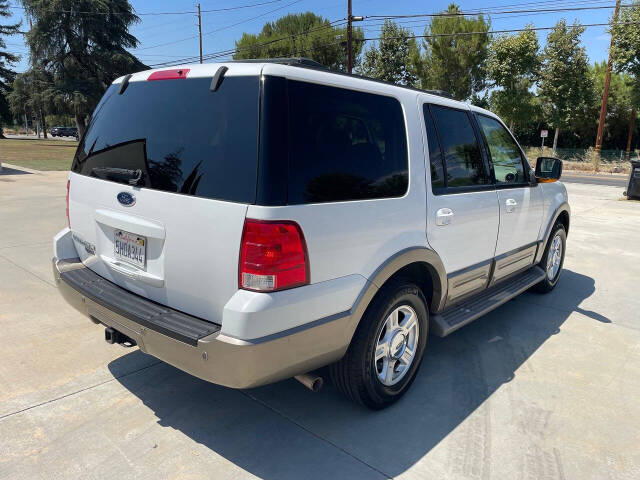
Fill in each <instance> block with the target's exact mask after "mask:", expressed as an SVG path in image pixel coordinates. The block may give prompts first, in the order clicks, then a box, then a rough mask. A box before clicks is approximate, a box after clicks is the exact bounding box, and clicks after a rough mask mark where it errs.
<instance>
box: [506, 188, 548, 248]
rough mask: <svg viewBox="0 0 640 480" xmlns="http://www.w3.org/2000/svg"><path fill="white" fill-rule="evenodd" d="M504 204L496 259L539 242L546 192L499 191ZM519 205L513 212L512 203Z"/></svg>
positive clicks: (530, 189)
mask: <svg viewBox="0 0 640 480" xmlns="http://www.w3.org/2000/svg"><path fill="white" fill-rule="evenodd" d="M497 193H498V202H499V203H500V233H499V234H498V244H497V245H496V256H498V255H502V254H503V253H506V252H509V251H511V250H515V249H516V248H520V247H522V246H523V245H527V244H530V243H533V242H535V241H537V240H538V235H539V233H540V223H541V222H542V210H543V206H544V205H543V201H542V188H540V185H536V186H535V187H530V186H527V187H518V188H507V189H502V190H497ZM510 200H512V201H515V205H513V206H512V207H511V208H509V206H508V202H509V201H510Z"/></svg>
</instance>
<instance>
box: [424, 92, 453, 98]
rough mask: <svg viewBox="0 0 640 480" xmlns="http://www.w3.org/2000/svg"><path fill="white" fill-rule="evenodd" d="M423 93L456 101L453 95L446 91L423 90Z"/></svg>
mask: <svg viewBox="0 0 640 480" xmlns="http://www.w3.org/2000/svg"><path fill="white" fill-rule="evenodd" d="M422 91H423V92H424V93H429V94H431V95H438V96H439V97H446V98H450V99H452V100H455V98H454V97H453V95H451V94H450V93H449V92H445V91H444V90H422Z"/></svg>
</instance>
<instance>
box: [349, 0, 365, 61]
mask: <svg viewBox="0 0 640 480" xmlns="http://www.w3.org/2000/svg"><path fill="white" fill-rule="evenodd" d="M362 20H364V17H361V16H353V15H352V12H351V0H347V72H348V73H351V70H352V69H353V47H352V43H353V22H361V21H362Z"/></svg>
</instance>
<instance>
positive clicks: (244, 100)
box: [73, 76, 259, 203]
mask: <svg viewBox="0 0 640 480" xmlns="http://www.w3.org/2000/svg"><path fill="white" fill-rule="evenodd" d="M210 84H211V78H193V79H186V80H163V81H151V82H131V83H130V84H129V86H128V88H127V89H126V90H125V91H124V93H123V94H122V95H119V94H118V89H119V88H120V86H119V85H112V86H111V87H109V89H108V90H107V92H106V94H105V96H104V97H103V99H102V100H101V102H100V104H99V105H98V107H97V108H96V111H95V112H94V114H93V117H92V120H91V124H90V125H89V128H88V130H87V133H86V135H85V136H84V138H83V140H82V142H81V143H80V145H79V147H78V150H77V153H76V157H75V159H74V163H73V171H74V172H76V173H80V174H83V175H89V176H99V177H100V178H105V175H104V173H99V172H104V167H115V168H123V169H129V170H138V169H140V170H142V172H143V178H142V181H141V185H142V186H143V187H146V188H152V189H156V190H163V191H167V192H175V193H183V194H188V195H196V196H199V197H207V198H215V199H221V200H230V201H235V202H243V203H253V202H254V201H255V196H256V172H257V164H258V109H259V82H258V77H257V76H251V77H226V78H225V79H224V80H223V82H222V84H221V85H220V88H219V89H218V90H217V91H216V92H211V91H210ZM109 179H111V180H113V178H109Z"/></svg>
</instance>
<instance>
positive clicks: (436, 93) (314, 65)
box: [113, 57, 495, 116]
mask: <svg viewBox="0 0 640 480" xmlns="http://www.w3.org/2000/svg"><path fill="white" fill-rule="evenodd" d="M267 65H274V66H278V67H279V69H282V68H285V69H289V68H291V69H294V70H297V69H301V68H302V69H305V70H313V71H314V72H316V73H317V74H321V75H327V76H331V77H334V79H333V81H334V82H335V76H340V77H344V78H345V80H346V79H347V78H349V79H350V81H353V80H355V81H357V82H358V83H359V82H363V83H364V85H367V84H368V85H371V83H373V84H376V85H384V86H385V87H390V88H391V89H400V90H401V91H403V92H406V91H407V90H409V91H414V92H416V93H421V94H425V95H429V96H433V97H436V98H439V99H446V103H447V104H450V105H452V104H453V105H455V104H457V105H458V106H459V107H462V108H468V107H469V106H470V107H471V109H472V110H474V111H478V112H483V113H487V114H490V115H491V116H495V114H494V113H493V112H490V111H487V110H485V109H483V108H480V107H477V106H474V105H469V104H467V103H464V102H461V101H459V100H456V99H454V98H453V96H452V95H451V94H449V93H447V92H444V91H441V90H422V89H419V88H414V87H409V86H405V85H398V84H394V83H390V82H386V81H383V80H378V79H374V78H370V77H365V76H361V75H354V74H348V73H343V72H338V71H335V70H330V69H329V68H327V67H325V66H324V65H322V64H320V63H318V62H315V61H313V60H310V59H308V58H300V57H296V58H275V59H247V60H230V61H227V62H220V63H203V64H192V65H176V66H171V67H163V68H156V69H150V70H144V71H141V72H137V73H134V74H132V75H124V76H122V77H119V78H117V79H116V80H114V81H113V83H114V84H118V83H121V82H122V81H123V79H125V78H126V77H129V79H128V81H129V82H140V81H147V80H148V79H149V77H150V76H151V75H152V74H154V73H155V72H166V71H175V72H178V71H182V72H185V76H186V77H188V78H196V77H213V76H214V75H215V74H216V72H218V70H219V69H220V67H227V68H228V69H229V70H228V71H226V72H225V73H224V75H225V76H241V75H260V74H261V73H262V71H263V69H264V67H265V66H267ZM364 85H363V89H366V88H367V87H365V86H364Z"/></svg>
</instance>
